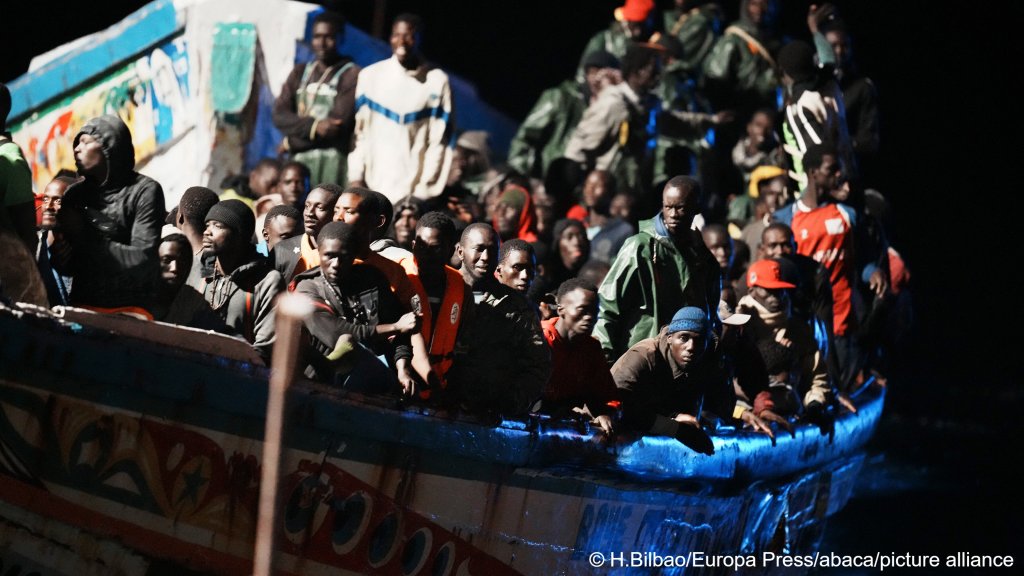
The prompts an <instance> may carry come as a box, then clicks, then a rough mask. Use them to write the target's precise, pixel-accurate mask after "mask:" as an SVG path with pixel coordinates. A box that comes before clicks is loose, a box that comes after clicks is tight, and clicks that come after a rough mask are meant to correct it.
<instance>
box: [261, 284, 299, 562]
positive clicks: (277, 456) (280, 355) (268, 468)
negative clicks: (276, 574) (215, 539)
mask: <svg viewBox="0 0 1024 576" xmlns="http://www.w3.org/2000/svg"><path fill="white" fill-rule="evenodd" d="M276 306H277V326H276V330H277V340H276V341H275V342H274V352H273V356H272V358H271V370H270V389H269V391H268V393H267V420H266V427H265V429H264V437H263V473H262V475H261V477H260V504H259V518H258V519H257V522H256V548H255V550H254V552H253V575H254V576H270V575H271V574H273V567H274V556H275V544H276V542H275V536H276V533H277V531H276V530H275V528H276V524H277V502H278V490H277V485H278V480H280V476H281V431H282V430H283V427H284V408H285V395H286V393H287V391H288V387H289V386H290V385H291V383H292V381H293V380H294V379H295V371H296V361H297V359H298V351H299V339H300V337H301V336H302V320H303V319H304V318H306V317H307V316H309V315H310V314H311V313H312V312H313V306H312V304H310V302H309V300H307V299H306V298H304V297H303V296H299V295H298V294H292V293H287V294H282V295H281V296H279V297H278V299H277V304H276Z"/></svg>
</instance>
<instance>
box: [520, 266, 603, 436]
mask: <svg viewBox="0 0 1024 576" xmlns="http://www.w3.org/2000/svg"><path fill="white" fill-rule="evenodd" d="M556 300H557V302H558V308H557V310H558V316H556V317H554V318H551V319H550V320H545V321H543V322H541V327H542V328H543V329H544V339H545V340H547V342H548V346H549V347H550V348H551V377H550V378H548V383H547V385H546V386H545V387H544V394H543V396H541V401H540V403H539V405H538V406H537V407H535V411H537V412H540V413H542V414H551V415H553V416H556V417H565V416H567V415H571V413H572V412H573V411H574V409H576V410H578V409H581V408H584V407H586V413H587V414H589V415H591V416H592V417H593V418H594V423H595V424H597V425H598V426H599V427H600V428H601V431H602V432H604V433H605V434H606V435H611V434H612V433H613V432H614V430H615V428H614V424H613V422H612V416H613V414H612V409H611V407H610V406H609V403H610V402H613V401H615V400H617V398H618V389H617V388H616V387H615V380H613V379H612V375H611V372H609V371H608V364H607V363H605V360H604V352H603V351H602V350H601V343H600V342H598V341H597V339H596V338H594V337H593V336H591V333H592V332H593V331H594V324H595V323H596V322H597V286H595V285H594V284H592V283H591V282H587V281H586V280H580V279H578V278H571V279H569V280H566V281H565V282H563V283H562V285H561V286H559V287H558V294H557V296H556Z"/></svg>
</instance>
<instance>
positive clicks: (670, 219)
mask: <svg viewBox="0 0 1024 576" xmlns="http://www.w3.org/2000/svg"><path fill="white" fill-rule="evenodd" d="M699 208H700V207H699V206H698V204H697V195H696V194H695V193H694V192H693V190H692V189H691V188H689V187H686V186H682V187H672V188H666V189H665V192H664V194H662V196H661V214H662V217H663V218H664V220H665V228H667V229H668V233H669V234H670V235H672V236H673V237H675V238H679V237H681V236H682V235H684V234H685V233H686V231H687V230H689V229H690V226H691V225H693V217H694V216H696V215H697V210H698V209H699Z"/></svg>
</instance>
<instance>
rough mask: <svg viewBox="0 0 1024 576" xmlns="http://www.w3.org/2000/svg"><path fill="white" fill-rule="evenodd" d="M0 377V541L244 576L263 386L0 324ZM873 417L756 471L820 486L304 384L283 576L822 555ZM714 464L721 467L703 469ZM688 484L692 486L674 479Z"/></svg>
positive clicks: (865, 406) (170, 354) (122, 348)
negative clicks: (76, 537)
mask: <svg viewBox="0 0 1024 576" xmlns="http://www.w3.org/2000/svg"><path fill="white" fill-rule="evenodd" d="M111 358H116V361H111ZM0 360H2V363H0V450H2V451H0V471H2V472H3V474H0V500H2V501H3V503H2V505H3V508H2V509H0V516H2V517H4V518H6V519H7V520H8V523H11V524H14V525H16V526H22V527H25V528H28V529H30V530H31V531H32V532H33V533H35V534H37V535H38V534H49V533H51V532H52V533H53V535H51V536H48V537H47V538H45V539H48V540H50V541H54V542H59V541H60V538H61V535H60V533H61V529H63V532H64V533H66V532H68V530H67V527H77V528H80V529H81V530H82V531H84V532H85V533H86V534H88V535H89V537H92V538H96V539H98V540H99V541H101V542H104V543H110V544H109V546H115V547H116V546H121V547H123V548H124V549H126V550H125V552H124V553H123V554H122V555H121V556H118V557H119V558H127V559H128V560H125V562H128V563H129V564H132V563H133V562H134V564H132V565H133V566H135V565H139V563H140V562H143V563H144V562H146V561H149V560H154V559H165V560H168V561H173V562H175V563H179V564H181V565H183V566H186V567H189V568H192V569H198V570H204V571H205V570H208V571H213V572H217V573H225V574H245V573H249V572H250V571H251V552H252V550H251V549H252V546H253V539H254V531H255V528H254V526H255V518H256V514H257V507H256V501H257V494H258V478H259V458H260V455H261V454H262V442H261V439H262V434H263V417H264V416H263V410H264V407H265V403H266V394H267V392H266V370H265V369H263V368H260V367H256V366H252V365H249V364H246V363H244V362H237V361H230V360H226V359H224V358H213V357H202V356H199V355H196V354H192V353H189V354H183V353H181V352H179V351H176V350H173V349H169V348H167V347H166V346H153V345H151V344H148V343H146V342H143V341H141V340H137V339H131V338H126V337H121V336H112V335H110V334H109V333H103V332H96V331H92V330H90V329H83V328H82V327H81V326H78V325H73V324H72V325H67V324H63V323H59V322H57V321H55V320H52V319H49V318H36V317H31V318H22V319H16V318H14V317H13V316H12V315H11V314H9V313H6V314H5V313H3V312H2V311H0ZM366 400H368V401H369V400H373V399H366ZM881 403H882V396H881V394H877V393H874V394H873V396H872V397H871V398H864V399H862V402H861V406H862V409H861V415H860V417H858V418H857V423H855V424H856V425H855V424H851V423H850V422H848V421H847V420H849V419H842V420H840V422H839V423H838V424H837V431H836V437H835V440H834V441H833V442H831V443H829V442H828V439H826V438H823V437H818V438H816V437H814V436H813V435H817V434H818V432H817V430H801V432H800V433H799V434H798V438H797V439H796V440H780V442H779V445H778V446H777V447H776V448H775V450H776V452H775V453H770V452H764V453H760V452H754V456H755V458H754V460H767V461H769V462H771V461H781V460H789V459H795V458H793V457H792V455H793V453H794V451H795V450H799V452H800V457H801V458H804V460H803V466H804V467H807V466H816V467H817V468H815V469H814V470H813V471H811V472H805V473H803V474H791V473H788V472H787V470H788V469H789V468H792V465H790V464H786V465H785V466H783V465H781V464H780V463H778V462H777V464H776V465H775V466H774V467H773V466H770V465H769V464H768V463H761V464H757V463H756V462H753V461H748V460H747V459H744V458H743V457H742V456H741V455H740V452H742V453H743V454H746V453H747V452H746V451H745V449H744V448H740V447H739V446H740V445H739V444H738V442H740V441H743V442H748V443H750V442H752V443H753V444H752V446H753V447H754V448H756V447H757V443H758V442H761V439H760V438H755V437H748V436H747V435H744V434H734V435H732V436H723V437H718V438H716V439H715V443H716V448H717V449H718V452H719V454H718V455H716V456H715V457H714V458H706V457H703V456H694V455H692V454H689V453H688V451H686V450H685V449H680V447H679V446H677V445H673V443H667V442H666V443H661V442H660V441H656V440H653V439H645V440H643V441H641V442H634V443H629V444H624V445H615V446H610V447H609V446H606V445H605V444H603V443H602V442H600V441H599V440H597V439H596V438H594V437H592V436H589V435H580V434H570V433H568V432H565V431H556V430H550V431H541V432H538V431H537V430H532V431H531V430H525V429H521V430H517V429H507V428H498V429H492V428H484V427H481V426H479V425H476V424H473V423H468V422H462V421H452V420H449V421H445V420H442V419H440V418H438V417H437V416H431V415H423V414H419V413H416V412H414V411H412V410H400V409H396V408H395V407H394V406H384V405H381V402H380V401H379V400H377V404H373V403H367V402H356V401H353V400H352V399H350V398H346V397H345V396H344V395H342V394H339V393H337V392H335V391H331V390H327V389H325V388H323V387H320V386H318V385H316V384H313V383H300V384H299V385H297V386H296V387H295V388H294V389H293V392H292V394H291V397H290V400H289V410H288V420H287V422H288V423H287V427H288V433H287V436H286V442H287V444H288V446H289V447H290V449H289V450H287V451H286V453H285V455H284V460H283V466H284V468H283V470H285V471H286V475H287V479H286V481H285V483H284V486H285V488H284V493H283V498H282V504H283V506H284V513H283V514H282V515H281V522H280V524H279V535H280V549H281V551H282V555H281V556H280V557H279V561H280V567H281V568H282V569H283V570H285V571H286V572H288V573H294V574H327V573H331V574H335V573H338V570H339V569H340V570H343V571H348V572H352V573H360V574H414V573H424V574H431V573H437V574H502V573H523V574H580V573H588V572H593V573H601V574H605V573H609V571H608V569H607V568H602V569H600V570H593V569H592V568H591V567H590V565H589V563H588V555H589V554H590V553H592V552H601V553H604V554H614V553H623V554H627V555H628V554H629V553H630V552H647V551H653V552H658V553H659V554H662V555H666V554H673V555H675V554H686V553H687V552H689V551H702V552H705V553H708V554H713V553H732V554H735V553H737V552H741V551H742V552H750V553H753V552H760V551H763V550H776V551H780V552H781V551H789V552H793V553H795V552H806V551H810V550H814V549H815V548H816V546H817V542H818V539H819V537H820V534H821V530H822V529H823V527H824V520H825V519H826V518H827V516H828V515H830V514H831V513H833V512H834V511H836V510H838V509H839V508H841V507H842V505H843V504H845V502H846V500H847V499H848V497H849V494H850V490H851V487H852V485H853V480H854V479H855V477H856V473H857V471H858V470H859V468H860V464H861V459H860V457H859V456H857V455H856V448H858V447H859V446H860V445H861V444H862V442H863V441H864V440H866V439H867V437H868V436H869V435H870V432H871V431H872V430H873V428H874V424H875V423H876V422H877V416H878V413H880V411H881ZM803 434H806V435H808V436H807V437H806V438H804V437H802V436H801V435H803ZM819 436H820V435H819ZM847 441H852V442H847ZM787 443H790V444H787ZM769 446H770V445H769ZM673 448H674V450H673ZM769 449H770V448H769ZM645 451H648V452H649V454H650V455H653V457H654V458H655V459H657V462H654V461H652V460H645V459H644V458H643V453H644V452H645ZM733 452H736V454H733ZM731 454H732V456H730V455H731ZM570 456H572V458H571V459H570V458H569V457H570ZM615 456H617V457H618V458H619V459H621V460H622V465H621V466H620V465H617V464H615V462H614V460H615V458H613V457H615ZM720 456H721V457H724V458H723V460H726V462H725V463H720V464H715V465H712V463H711V461H713V460H715V459H716V458H719V457H720ZM701 459H702V460H701ZM570 460H572V461H571V462H570ZM556 462H562V463H563V464H566V465H565V466H562V467H554V466H552V464H553V463H556ZM695 463H698V464H695ZM569 464H571V466H569ZM686 466H689V467H690V472H692V473H691V474H687V475H678V476H675V479H673V478H672V475H671V474H670V473H671V472H673V471H674V470H678V469H683V468H685V467H686ZM588 470H589V471H588ZM729 470H731V471H732V472H731V473H732V476H731V477H730V478H731V479H730V480H725V479H724V478H723V477H724V475H725V473H726V471H729ZM765 470H768V472H772V471H775V472H778V471H780V470H781V471H782V472H786V474H781V473H776V474H771V473H766V472H765ZM790 472H791V471H790ZM684 477H685V478H689V479H688V480H686V481H680V480H679V478H684ZM7 534H15V535H14V536H5V537H4V540H2V542H3V543H2V544H0V550H2V549H4V548H6V547H7V546H8V544H9V543H12V542H19V541H22V542H23V541H24V538H21V537H18V536H17V531H13V532H12V531H8V532H7ZM64 537H65V538H68V536H66V535H65V536H64ZM65 545H68V546H73V545H74V542H72V543H70V544H65ZM105 545H106V544H105ZM109 546H108V548H109ZM83 554H84V555H83V556H82V557H83V558H92V557H91V556H89V555H88V554H87V553H84V552H83ZM22 556H23V555H22ZM9 559H10V558H9ZM129 560H130V562H129ZM83 561H84V560H83ZM107 565H108V566H109V563H108V564H107ZM50 571H51V572H52V573H68V574H71V573H82V570H75V569H61V568H60V567H57V566H54V567H50ZM612 572H615V570H612ZM122 573H126V574H127V573H133V572H132V571H131V570H127V569H126V570H124V571H123V572H122ZM667 573H672V572H671V571H669V572H667ZM679 573H682V571H679ZM687 573H694V571H693V570H692V569H691V570H690V571H689V572H687Z"/></svg>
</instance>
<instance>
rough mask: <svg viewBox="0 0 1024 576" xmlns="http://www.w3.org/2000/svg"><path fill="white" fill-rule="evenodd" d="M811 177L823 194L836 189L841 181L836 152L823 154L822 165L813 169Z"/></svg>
mask: <svg viewBox="0 0 1024 576" xmlns="http://www.w3.org/2000/svg"><path fill="white" fill-rule="evenodd" d="M810 178H811V179H812V180H813V181H814V185H815V188H816V189H817V190H818V192H820V193H822V194H827V193H829V192H831V191H833V190H835V189H836V187H837V184H838V183H839V160H838V159H837V158H836V157H835V155H834V154H824V155H822V157H821V166H818V167H817V168H815V169H813V170H811V173H810Z"/></svg>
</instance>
